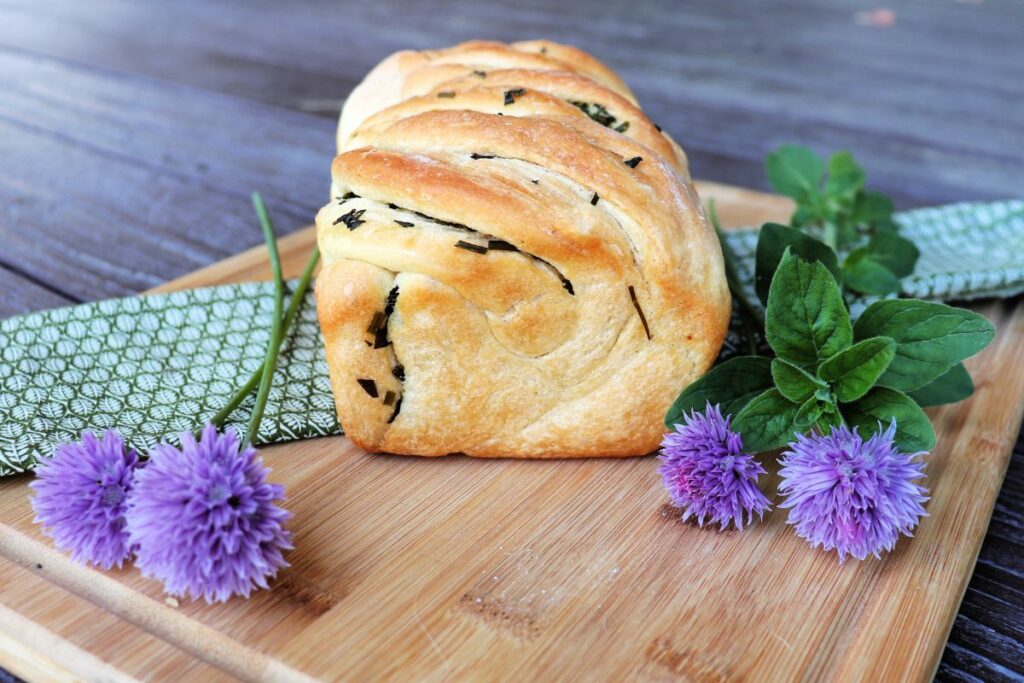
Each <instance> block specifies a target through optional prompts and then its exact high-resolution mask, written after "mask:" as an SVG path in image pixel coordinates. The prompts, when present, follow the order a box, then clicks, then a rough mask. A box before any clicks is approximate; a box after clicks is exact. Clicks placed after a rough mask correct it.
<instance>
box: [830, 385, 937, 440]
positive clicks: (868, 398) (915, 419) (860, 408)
mask: <svg viewBox="0 0 1024 683" xmlns="http://www.w3.org/2000/svg"><path fill="white" fill-rule="evenodd" d="M840 410H841V411H842V413H843V417H844V418H845V419H846V422H847V424H849V425H850V427H857V430H858V433H859V434H860V435H861V436H862V437H864V438H865V439H866V438H868V437H870V436H872V435H874V434H876V433H878V431H879V430H880V429H888V427H889V424H890V423H891V422H892V420H893V419H895V420H896V438H895V442H896V446H897V447H898V448H899V449H900V450H901V451H903V452H904V453H916V452H918V451H930V450H931V449H932V448H933V447H934V446H935V430H934V429H932V423H931V422H930V421H929V420H928V416H927V415H925V414H924V411H923V410H921V407H920V406H918V405H917V404H916V403H915V402H914V400H913V399H912V398H910V397H909V396H907V395H906V394H904V393H903V392H901V391H896V390H895V389H887V388H885V387H875V388H874V389H872V390H871V391H869V392H868V393H867V394H866V395H864V397H863V398H861V399H860V400H858V401H855V402H854V403H847V404H844V405H843V406H841V407H840Z"/></svg>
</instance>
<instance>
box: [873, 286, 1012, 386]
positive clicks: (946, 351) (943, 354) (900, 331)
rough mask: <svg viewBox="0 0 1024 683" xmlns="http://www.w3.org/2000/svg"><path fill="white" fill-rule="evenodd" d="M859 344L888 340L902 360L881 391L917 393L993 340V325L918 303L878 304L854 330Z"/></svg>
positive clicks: (895, 362) (963, 312) (889, 372)
mask: <svg viewBox="0 0 1024 683" xmlns="http://www.w3.org/2000/svg"><path fill="white" fill-rule="evenodd" d="M854 334H855V336H856V338H857V339H866V338H868V337H875V336H885V337H891V338H892V339H893V340H895V342H896V355H895V356H894V358H893V360H892V363H891V364H890V365H889V367H888V369H887V370H886V371H885V373H884V374H883V375H882V376H881V377H880V378H879V380H878V384H879V385H881V386H886V387H890V388H892V389H898V390H900V391H912V390H914V389H919V388H921V387H923V386H924V385H926V384H929V383H931V382H932V381H934V380H935V379H938V377H939V376H940V375H942V374H943V373H945V372H946V371H947V370H949V369H950V368H951V367H953V366H954V365H956V364H957V363H959V362H960V361H962V360H964V359H965V358H968V357H970V356H973V355H974V354H976V353H978V352H979V351H981V350H982V349H983V348H985V346H986V345H987V344H988V343H989V342H990V341H992V337H993V336H995V328H994V327H992V323H990V322H989V321H988V320H986V319H985V318H984V317H982V316H980V315H978V314H977V313H975V312H973V311H968V310H966V309H963V308H954V307H952V306H947V305H945V304H938V303H933V302H930V301H920V300H917V299H890V300H886V301H876V302H875V303H873V304H871V305H870V306H868V308H867V310H865V311H864V313H863V314H861V316H860V318H859V319H858V320H857V324H856V326H855V327H854Z"/></svg>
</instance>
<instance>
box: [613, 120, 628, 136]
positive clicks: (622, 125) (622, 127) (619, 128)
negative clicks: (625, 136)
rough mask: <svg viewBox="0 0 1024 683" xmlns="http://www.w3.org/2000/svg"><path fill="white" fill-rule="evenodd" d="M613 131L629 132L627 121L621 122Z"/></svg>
mask: <svg viewBox="0 0 1024 683" xmlns="http://www.w3.org/2000/svg"><path fill="white" fill-rule="evenodd" d="M615 130H617V131H618V132H620V133H625V132H626V131H627V130H629V121H623V122H622V123H620V124H619V125H617V126H615Z"/></svg>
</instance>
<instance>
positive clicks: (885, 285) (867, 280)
mask: <svg viewBox="0 0 1024 683" xmlns="http://www.w3.org/2000/svg"><path fill="white" fill-rule="evenodd" d="M843 282H845V283H846V285H847V286H848V287H849V288H850V289H852V290H854V291H857V292H860V293H862V294H876V295H879V296H881V295H885V294H895V293H896V292H898V291H900V278H899V277H897V275H896V274H895V273H894V272H892V271H891V270H889V268H888V267H886V266H885V264H883V263H881V262H880V261H878V260H877V259H876V258H875V256H874V255H873V254H871V253H870V252H869V251H868V249H867V247H861V248H860V249H854V250H853V251H851V252H850V254H849V256H847V257H846V260H845V261H844V262H843Z"/></svg>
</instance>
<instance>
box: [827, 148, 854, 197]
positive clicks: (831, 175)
mask: <svg viewBox="0 0 1024 683" xmlns="http://www.w3.org/2000/svg"><path fill="white" fill-rule="evenodd" d="M863 187H864V169H862V168H861V167H860V166H858V165H857V162H856V161H854V160H853V155H852V154H850V153H849V152H836V153H835V154H833V155H832V156H830V157H829V158H828V180H827V181H825V194H831V195H840V196H844V197H848V198H850V199H852V198H853V196H854V194H856V193H857V191H859V190H860V189H861V188H863Z"/></svg>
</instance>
